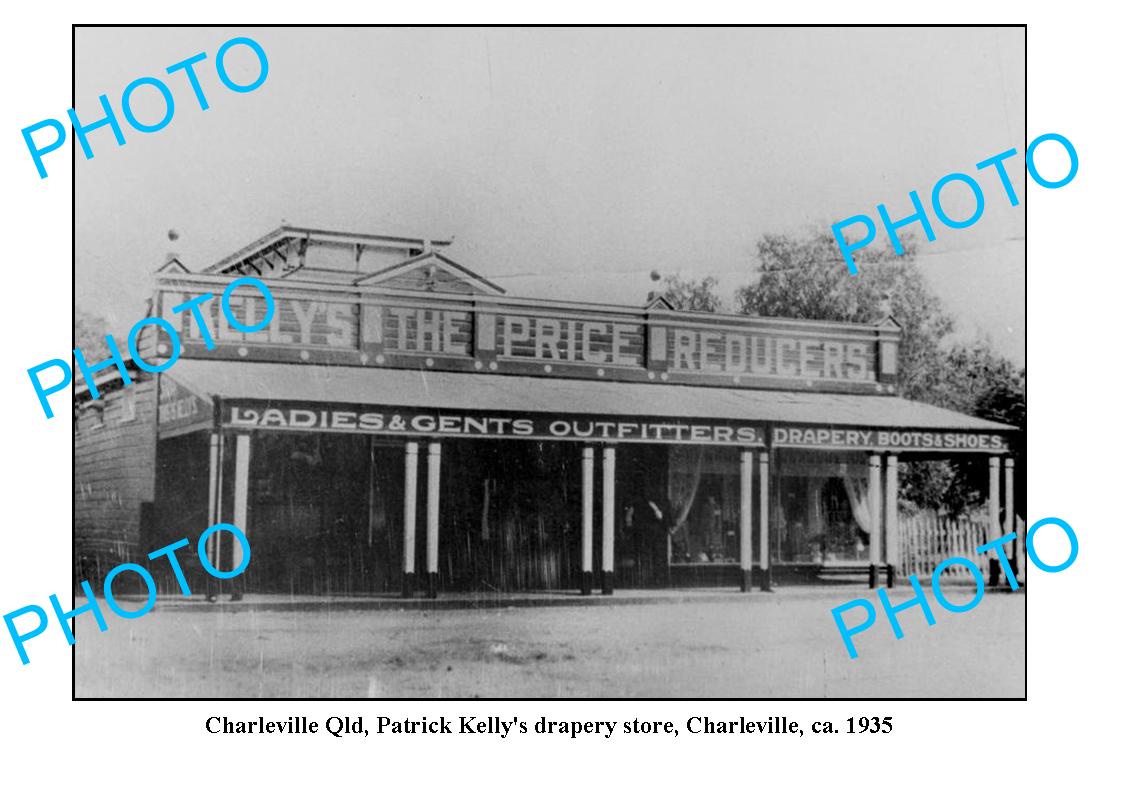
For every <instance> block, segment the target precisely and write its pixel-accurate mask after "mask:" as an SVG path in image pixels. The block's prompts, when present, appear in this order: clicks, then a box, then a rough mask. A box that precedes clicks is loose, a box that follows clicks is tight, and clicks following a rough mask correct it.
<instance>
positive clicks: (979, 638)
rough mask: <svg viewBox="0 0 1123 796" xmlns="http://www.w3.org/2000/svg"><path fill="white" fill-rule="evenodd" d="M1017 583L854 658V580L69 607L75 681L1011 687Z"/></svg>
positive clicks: (392, 690) (746, 691)
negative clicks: (480, 597)
mask: <svg viewBox="0 0 1123 796" xmlns="http://www.w3.org/2000/svg"><path fill="white" fill-rule="evenodd" d="M894 593H895V595H894V602H895V603H900V602H903V601H905V600H906V599H908V597H909V596H910V592H906V591H904V590H901V589H895V590H894ZM618 594H620V595H623V596H625V597H626V596H627V594H628V593H627V592H618ZM1024 595H1025V593H1024V591H1023V592H1017V593H1015V594H1004V593H988V594H987V595H986V596H985V598H984V599H983V601H982V602H981V603H980V604H979V606H978V607H977V608H975V609H974V610H972V611H970V612H968V613H964V614H951V613H948V612H946V611H944V610H943V609H942V608H940V607H939V606H938V605H937V603H936V602H935V600H934V599H933V598H932V597H931V596H930V595H929V602H930V604H931V605H932V607H933V611H934V613H935V617H936V620H937V622H936V624H935V625H934V626H931V627H929V626H928V625H927V624H926V623H925V620H924V616H923V614H922V613H921V611H920V610H919V609H918V608H911V609H909V610H906V611H905V612H903V613H902V614H900V621H901V624H902V626H903V629H904V632H905V636H904V638H903V639H900V640H897V639H895V638H894V637H893V634H892V631H891V629H890V626H889V623H888V621H887V620H886V618H885V616H884V614H882V613H881V612H880V611H879V613H878V619H877V622H876V624H875V625H874V626H873V627H872V628H871V629H870V630H868V631H866V632H865V633H861V634H859V635H857V636H855V645H856V647H857V650H858V656H859V657H858V658H857V659H855V660H851V659H850V658H849V657H848V656H847V653H846V650H845V648H844V646H843V644H842V640H841V638H840V636H839V633H838V630H837V628H836V627H835V624H834V621H833V619H832V617H831V614H830V609H831V608H833V607H835V606H837V605H839V604H841V603H843V602H846V601H848V600H852V599H855V598H858V597H866V598H871V599H874V601H875V602H876V598H875V597H874V596H873V595H872V594H871V593H870V592H868V591H865V590H862V589H860V588H858V587H804V588H798V587H795V588H785V589H783V590H781V589H779V588H778V589H777V591H776V592H774V593H772V594H763V593H760V592H754V593H751V594H748V595H740V594H729V593H714V594H713V595H711V597H709V598H708V597H707V596H706V595H699V594H698V593H696V592H695V593H692V594H691V595H690V597H689V599H688V600H687V601H676V600H675V598H674V596H673V595H669V594H666V593H663V594H662V595H661V596H657V597H653V598H652V600H653V601H652V602H648V603H641V604H634V603H633V604H627V603H623V602H620V601H615V602H614V601H612V600H611V599H607V600H603V599H602V600H598V601H596V602H594V603H593V604H588V605H577V604H575V602H576V601H577V600H579V599H580V598H567V599H562V600H559V604H556V605H548V606H515V607H505V608H477V609H454V608H432V609H425V610H416V609H415V610H400V609H390V610H387V609H385V608H370V607H355V606H347V605H342V604H338V603H337V604H335V605H333V604H332V603H330V602H325V603H323V604H321V605H320V606H319V607H318V608H317V609H315V610H308V609H307V607H305V608H301V609H291V608H286V607H284V606H283V605H277V604H275V603H274V604H270V603H265V602H261V603H258V604H256V605H255V604H254V601H253V598H247V600H248V602H247V603H243V604H241V606H239V607H238V609H237V610H231V607H232V606H231V605H230V604H228V603H219V604H218V605H212V606H205V605H200V604H197V603H196V604H186V605H185V604H180V605H176V604H174V603H160V604H158V605H157V608H156V609H155V610H154V611H153V612H152V613H150V614H148V615H147V616H144V617H141V618H139V619H134V620H123V619H121V618H119V617H117V616H115V615H113V614H111V613H110V612H109V611H108V610H106V617H107V620H108V622H109V630H108V632H105V633H98V632H97V628H96V625H94V623H93V622H92V620H90V616H89V614H85V615H83V616H82V617H81V618H80V619H79V620H78V625H79V627H78V631H77V632H78V644H77V646H76V672H75V695H76V696H77V697H79V698H81V697H332V698H356V697H372V698H389V697H405V698H426V697H428V698H470V697H618V698H635V697H741V698H746V697H748V698H751V697H777V698H782V697H855V698H858V697H1023V696H1024V695H1025V596H1024ZM949 599H951V600H953V601H958V602H960V603H965V602H967V601H968V600H969V599H970V594H969V593H966V592H965V593H964V594H961V595H954V594H950V593H949ZM858 618H859V617H858V616H857V612H855V617H854V618H853V619H851V620H849V621H852V622H857V620H858Z"/></svg>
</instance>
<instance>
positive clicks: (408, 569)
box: [402, 442, 417, 597]
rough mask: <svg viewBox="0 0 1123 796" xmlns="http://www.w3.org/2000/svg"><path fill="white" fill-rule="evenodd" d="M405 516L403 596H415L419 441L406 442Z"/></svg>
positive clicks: (403, 532) (403, 524) (403, 523)
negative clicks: (414, 575)
mask: <svg viewBox="0 0 1123 796" xmlns="http://www.w3.org/2000/svg"><path fill="white" fill-rule="evenodd" d="M405 493H406V495H405V509H404V510H405V516H404V517H403V518H402V520H403V521H402V527H403V530H402V596H403V597H412V596H413V569H414V557H415V556H416V555H417V549H416V547H417V443H416V442H407V443H406V488H405Z"/></svg>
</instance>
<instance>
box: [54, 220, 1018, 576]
mask: <svg viewBox="0 0 1123 796" xmlns="http://www.w3.org/2000/svg"><path fill="white" fill-rule="evenodd" d="M446 246H447V242H444V241H425V240H420V239H417V240H414V239H403V238H388V237H382V236H375V235H355V234H344V233H335V232H328V231H322V230H312V229H306V228H296V227H287V226H286V227H282V228H280V229H278V230H276V231H274V232H273V233H271V234H270V235H267V236H265V237H264V238H261V239H259V240H258V241H255V242H254V243H253V244H251V245H249V246H247V247H246V248H244V249H242V250H240V251H239V252H237V253H235V254H233V255H231V256H230V257H228V258H225V259H224V260H222V261H221V262H219V263H216V264H215V265H214V266H212V267H210V268H208V269H206V270H205V271H202V272H198V273H191V272H189V271H188V270H187V269H186V268H184V267H183V266H182V265H180V264H179V262H178V261H175V260H172V261H169V263H168V264H166V265H165V266H164V267H163V268H162V269H160V271H159V272H158V273H157V281H156V292H155V296H154V299H153V314H161V315H163V316H164V317H165V318H166V319H167V320H168V321H169V322H170V323H172V324H173V325H174V328H175V329H176V330H177V332H178V333H179V336H180V338H181V340H182V350H181V354H180V358H179V359H178V361H177V362H176V363H175V364H174V365H173V366H172V367H170V368H169V369H168V370H167V371H165V372H164V373H161V374H159V375H157V376H154V377H151V378H148V379H145V378H143V376H141V378H140V379H139V380H138V382H137V383H136V384H134V385H132V386H130V387H128V388H124V389H117V390H114V389H113V385H112V384H106V385H105V388H104V389H103V390H102V392H103V393H104V397H103V398H102V399H100V400H99V401H90V400H89V398H88V394H86V393H84V392H83V389H82V387H79V389H78V393H77V397H76V400H77V409H76V412H77V415H78V423H77V425H76V435H77V439H76V502H77V501H78V500H79V495H78V491H79V490H81V491H82V493H83V496H84V498H85V499H91V498H93V497H95V496H94V495H93V493H94V492H96V491H97V489H101V488H103V487H101V486H90V484H94V483H95V482H96V483H98V484H100V483H101V481H99V480H98V479H100V478H103V475H102V474H100V473H99V472H96V471H95V470H94V469H93V465H91V467H90V468H88V469H87V468H86V467H85V466H84V465H83V464H82V462H83V461H86V460H87V459H89V457H88V456H85V457H84V453H83V452H84V451H87V450H91V449H93V448H97V449H98V450H102V449H107V450H117V451H125V450H144V451H145V453H144V455H143V456H142V457H139V458H136V459H135V464H134V465H133V471H132V472H131V475H130V477H131V478H133V480H134V481H135V482H136V483H137V484H139V487H138V488H137V489H136V490H134V492H135V496H136V497H139V498H140V500H135V498H134V497H130V500H131V501H132V502H135V503H138V504H139V508H137V509H136V516H135V518H134V519H131V520H130V519H128V518H127V517H126V520H127V521H122V522H116V521H114V522H110V523H109V524H108V525H105V527H99V529H98V530H90V529H88V528H87V529H84V528H83V523H84V522H86V521H87V520H86V519H85V518H86V516H87V515H89V516H91V517H92V516H93V515H94V514H95V512H85V511H80V510H79V511H76V526H77V527H76V539H91V540H101V541H99V542H98V543H99V544H101V543H104V538H103V537H105V536H106V535H109V536H113V535H114V534H116V535H117V536H119V537H121V538H120V539H118V542H119V543H120V544H122V545H124V546H126V547H130V549H131V547H132V546H134V545H136V546H138V549H139V547H140V546H143V548H144V549H154V543H157V542H159V541H161V540H162V539H164V538H172V539H174V538H180V537H181V536H183V535H185V534H189V533H190V534H197V533H198V532H200V531H201V530H202V529H203V528H205V527H207V526H208V525H211V524H214V523H216V522H231V523H233V524H235V525H237V526H238V527H240V528H242V529H243V530H245V531H246V532H247V533H248V536H249V539H250V541H251V547H252V557H253V561H252V565H251V566H250V567H249V568H248V569H247V570H246V573H245V574H244V575H243V576H241V577H242V578H243V579H244V583H243V584H242V585H241V587H242V588H245V589H247V590H250V591H262V592H291V593H325V594H346V593H387V592H395V593H402V594H406V595H413V594H429V595H435V594H437V593H439V592H441V591H453V590H455V591H460V590H469V591H496V592H506V591H517V590H571V591H581V592H583V593H591V592H592V591H593V590H594V589H601V590H603V591H605V592H611V591H613V589H615V588H650V587H662V586H690V585H699V586H703V585H713V586H719V585H723V586H734V587H740V588H742V589H750V588H771V586H772V583H773V582H774V581H775V582H782V581H784V580H785V579H789V578H796V577H800V578H812V579H813V578H814V577H815V576H817V575H818V574H820V573H822V572H824V571H835V572H840V573H855V572H860V573H862V574H863V576H865V575H866V574H868V577H869V579H870V581H871V583H875V582H886V581H888V582H889V583H890V584H892V581H893V580H894V578H895V577H896V576H897V575H898V571H897V570H898V569H899V561H900V556H899V531H898V527H899V523H898V504H899V484H900V469H901V467H902V465H903V464H904V463H907V462H909V461H911V460H921V459H930V458H947V457H981V458H984V459H986V461H987V463H988V467H989V471H988V472H989V475H990V481H989V484H988V489H989V491H988V495H989V504H988V505H989V512H990V517H991V526H992V527H994V528H995V529H996V530H995V532H994V533H993V534H992V536H998V535H1000V531H999V530H998V529H999V526H1000V525H1002V524H1003V522H1005V523H1006V524H1009V522H1010V520H1009V519H1005V518H1011V517H1012V516H1013V509H1012V506H1013V483H1014V481H1013V464H1012V459H1011V458H1010V439H1011V438H1010V435H1011V434H1012V433H1013V432H1014V431H1015V429H1012V428H1010V427H1007V426H1003V425H1000V424H997V423H991V422H988V421H984V420H980V419H977V418H973V417H969V416H965V415H961V414H957V413H954V412H950V411H947V410H944V409H940V408H937V407H934V406H929V405H925V404H921V403H916V402H912V401H906V400H904V399H901V398H899V397H898V396H897V395H896V391H897V385H896V376H897V353H898V348H899V345H900V329H899V327H898V325H897V324H896V322H895V321H894V320H893V319H892V318H885V319H884V320H883V321H882V322H881V323H878V324H872V325H857V324H840V323H824V322H810V321H796V320H787V319H775V318H754V317H746V316H739V315H719V314H710V313H692V312H681V311H678V310H676V309H675V308H674V307H673V306H671V305H670V303H669V302H667V301H666V300H665V299H662V298H658V297H657V298H655V299H654V300H652V301H651V302H649V303H648V304H647V305H645V306H642V307H624V306H612V305H601V304H588V303H575V302H564V301H556V300H548V299H524V298H514V297H510V296H508V295H506V294H505V293H504V291H503V290H502V289H501V288H499V287H498V286H497V285H495V284H493V283H492V282H490V281H488V280H487V279H486V278H484V277H482V276H480V275H478V274H476V273H474V272H472V271H470V270H469V269H467V268H464V267H463V266H461V265H459V264H457V263H456V262H455V261H453V260H452V259H450V258H449V257H447V256H446V255H445V254H444V253H443V252H444V250H445V248H446ZM240 276H255V277H257V278H259V279H261V280H263V281H264V282H265V283H266V284H267V285H268V286H269V289H270V291H271V293H272V296H273V300H274V302H275V305H274V316H273V320H272V322H271V323H270V324H269V327H268V328H267V329H266V330H264V331H261V332H254V333H242V332H239V331H237V330H236V329H233V328H231V326H230V324H229V323H228V322H227V321H226V319H225V317H224V316H223V313H222V312H221V310H220V309H219V307H218V301H217V299H215V300H212V301H209V302H207V303H205V304H203V305H201V306H202V309H203V311H204V318H205V320H206V324H205V325H206V326H207V330H203V329H201V328H200V324H199V323H198V321H197V319H195V318H193V317H192V316H191V314H190V313H176V312H173V311H172V308H173V307H176V306H179V305H181V304H183V303H184V302H187V301H190V300H192V299H193V298H196V297H198V296H200V295H205V294H213V295H215V296H216V297H217V296H221V295H222V292H223V290H224V289H225V287H226V286H227V285H229V283H230V282H231V281H232V280H233V279H235V278H238V277H240ZM231 305H232V310H233V312H234V313H235V315H236V317H237V318H238V319H239V320H240V321H241V322H242V323H244V324H246V325H252V324H254V323H255V322H256V319H260V318H263V317H265V312H266V307H265V303H264V300H263V299H262V297H261V295H260V294H259V293H257V292H256V291H254V290H253V289H252V288H248V289H245V290H244V291H243V290H242V289H241V288H239V290H238V291H237V292H236V293H235V295H234V298H233V300H232V302H231ZM152 332H153V336H152V337H150V338H149V339H148V340H147V341H146V343H145V346H146V348H145V350H146V351H148V352H149V355H150V356H151V360H152V361H157V360H159V359H160V357H162V356H168V355H169V353H170V351H171V350H172V348H171V346H170V345H169V342H170V341H168V340H167V339H166V338H165V337H162V336H156V335H162V334H163V333H162V332H159V331H158V330H156V329H155V328H153V329H152ZM206 332H209V336H210V338H211V339H208V334H207V333H206ZM146 358H147V356H146ZM125 402H127V403H128V404H129V405H131V406H132V407H133V410H132V417H133V419H132V420H131V421H129V422H130V423H132V425H131V426H129V427H128V428H127V429H126V430H125V431H122V430H121V428H124V426H123V425H122V426H121V428H117V429H116V430H115V429H114V427H113V422H112V420H113V417H114V416H115V415H120V416H121V417H126V416H127V415H128V412H127V411H126V410H124V409H122V410H117V409H115V408H114V407H116V405H117V404H118V403H125ZM138 405H140V407H141V408H140V409H139V410H138V409H137V406H138ZM91 413H95V414H96V413H100V414H101V415H102V416H108V417H109V422H108V423H107V422H105V421H104V420H103V421H102V422H100V424H98V423H95V422H94V421H93V420H91V419H90V415H91ZM137 418H141V419H139V420H138V419H137ZM107 435H112V436H113V440H115V441H107V440H108V439H109V437H108V436H107ZM122 455H124V454H123V453H122ZM91 461H92V459H91ZM146 468H147V469H146ZM146 473H148V474H149V475H146ZM146 479H147V480H146ZM146 490H147V491H146ZM130 495H133V493H130ZM96 502H97V501H96V500H95V503H96ZM118 502H120V501H118ZM101 503H104V501H101ZM101 503H99V505H101ZM1003 504H1005V506H1006V510H1005V518H1003V517H1001V506H1002V505H1003ZM128 511H129V507H128V506H124V507H122V512H123V514H122V516H123V517H124V516H126V515H127V514H128ZM98 516H100V515H98ZM103 524H104V523H103ZM215 538H216V539H219V538H221V535H220V536H216V537H215ZM91 543H92V542H91ZM142 543H143V544H142ZM78 545H79V547H81V546H82V542H81V541H79V542H78ZM212 552H213V554H214V555H215V556H217V558H218V559H219V560H220V561H222V560H225V561H228V562H229V561H231V559H232V558H233V557H235V556H237V555H238V554H239V551H238V550H236V549H234V550H231V549H225V550H224V549H222V548H221V545H219V546H218V549H215V550H213V551H212Z"/></svg>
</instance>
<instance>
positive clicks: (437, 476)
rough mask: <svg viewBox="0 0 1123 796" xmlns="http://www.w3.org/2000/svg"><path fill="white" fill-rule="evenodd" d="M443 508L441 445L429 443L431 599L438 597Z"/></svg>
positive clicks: (427, 561) (427, 511)
mask: <svg viewBox="0 0 1123 796" xmlns="http://www.w3.org/2000/svg"><path fill="white" fill-rule="evenodd" d="M440 507H441V443H439V442H430V443H429V467H428V483H427V484H426V489H425V569H426V573H427V575H426V577H427V579H428V581H429V583H428V593H429V597H431V598H436V596H437V572H438V569H437V565H438V560H439V559H438V558H437V551H438V546H437V545H438V542H439V533H440Z"/></svg>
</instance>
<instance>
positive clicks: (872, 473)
mask: <svg viewBox="0 0 1123 796" xmlns="http://www.w3.org/2000/svg"><path fill="white" fill-rule="evenodd" d="M867 501H868V502H869V506H870V588H871V589H874V588H877V568H878V565H879V564H881V454H880V453H871V454H870V460H869V495H868V497H867Z"/></svg>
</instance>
